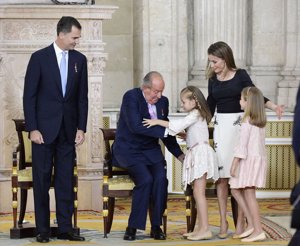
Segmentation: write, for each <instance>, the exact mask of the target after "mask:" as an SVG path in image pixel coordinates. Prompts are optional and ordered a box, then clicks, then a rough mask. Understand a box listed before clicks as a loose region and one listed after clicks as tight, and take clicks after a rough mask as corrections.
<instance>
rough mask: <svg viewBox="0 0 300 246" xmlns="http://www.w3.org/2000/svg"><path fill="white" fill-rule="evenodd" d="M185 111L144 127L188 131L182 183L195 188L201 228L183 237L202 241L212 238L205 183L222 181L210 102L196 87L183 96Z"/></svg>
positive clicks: (149, 122) (172, 131) (185, 91)
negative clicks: (181, 115)
mask: <svg viewBox="0 0 300 246" xmlns="http://www.w3.org/2000/svg"><path fill="white" fill-rule="evenodd" d="M180 98H181V102H182V107H183V109H184V110H185V111H186V112H188V114H187V116H186V117H184V118H183V119H176V120H171V121H163V120H159V119H152V120H151V119H144V121H143V123H144V126H147V127H151V126H155V125H160V126H163V127H165V128H166V133H167V134H170V135H173V136H175V135H176V134H178V133H180V132H182V131H184V130H186V144H187V149H188V150H187V152H186V155H185V160H184V162H183V174H182V182H183V187H184V189H186V186H187V185H188V184H191V185H193V194H194V198H195V201H196V207H197V220H198V226H197V227H195V229H194V231H193V232H191V233H186V234H185V235H184V236H186V237H187V239H189V240H203V239H210V238H212V233H211V231H210V229H209V225H208V209H207V201H206V197H205V189H206V180H207V179H213V180H214V181H216V180H217V179H218V178H219V174H218V163H217V159H216V158H217V157H216V154H215V152H214V150H213V148H212V147H211V146H210V145H209V132H208V126H207V122H210V120H211V117H212V116H211V113H210V110H209V108H208V105H207V102H206V100H205V98H204V96H203V94H202V92H201V91H200V90H199V88H197V87H195V86H188V87H186V88H184V89H183V90H182V91H181V93H180Z"/></svg>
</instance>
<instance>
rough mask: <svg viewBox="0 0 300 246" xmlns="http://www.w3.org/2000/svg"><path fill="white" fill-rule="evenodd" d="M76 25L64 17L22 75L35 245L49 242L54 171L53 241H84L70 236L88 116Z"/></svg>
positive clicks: (84, 65) (83, 61)
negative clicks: (78, 151) (75, 178)
mask: <svg viewBox="0 0 300 246" xmlns="http://www.w3.org/2000/svg"><path fill="white" fill-rule="evenodd" d="M80 37H81V25H80V23H79V22H78V21H77V20H76V19H75V18H73V17H70V16H64V17H62V18H61V19H60V20H59V22H58V24H57V38H56V40H55V42H54V43H53V44H51V45H50V46H48V47H46V48H44V49H41V50H38V51H36V52H35V53H33V54H32V56H31V58H30V61H29V64H28V67H27V71H26V75H25V85H24V95H23V107H24V115H25V125H26V130H27V131H28V132H29V137H30V140H31V141H32V175H33V192H34V208H35V222H36V229H37V237H36V239H37V241H38V242H42V243H47V242H49V236H50V209H49V189H50V183H51V176H52V169H53V167H54V188H55V200H56V218H57V223H58V236H57V238H58V239H65V240H72V241H83V240H84V238H83V237H80V236H78V235H75V234H74V233H73V229H72V228H73V227H72V215H73V211H74V205H73V203H74V192H73V170H74V160H75V154H76V153H75V146H77V145H80V144H82V143H83V142H84V139H85V135H84V134H85V131H86V124H87V114H88V82H87V79H88V75H87V59H86V57H85V56H84V55H83V54H81V53H79V52H78V51H75V50H74V48H75V46H76V44H78V42H79V38H80Z"/></svg>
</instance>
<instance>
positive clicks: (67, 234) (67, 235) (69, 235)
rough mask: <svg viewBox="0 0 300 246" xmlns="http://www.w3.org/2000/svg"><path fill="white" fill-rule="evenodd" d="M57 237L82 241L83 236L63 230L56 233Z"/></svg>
mask: <svg viewBox="0 0 300 246" xmlns="http://www.w3.org/2000/svg"><path fill="white" fill-rule="evenodd" d="M57 239H63V240H69V241H84V240H85V238H84V237H81V236H78V235H76V234H74V233H73V232H65V233H60V234H58V235H57Z"/></svg>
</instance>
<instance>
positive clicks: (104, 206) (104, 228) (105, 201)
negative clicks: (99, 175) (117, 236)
mask: <svg viewBox="0 0 300 246" xmlns="http://www.w3.org/2000/svg"><path fill="white" fill-rule="evenodd" d="M107 203H108V197H107V196H103V209H102V216H103V231H104V238H107V220H108V218H107V216H108V205H107Z"/></svg>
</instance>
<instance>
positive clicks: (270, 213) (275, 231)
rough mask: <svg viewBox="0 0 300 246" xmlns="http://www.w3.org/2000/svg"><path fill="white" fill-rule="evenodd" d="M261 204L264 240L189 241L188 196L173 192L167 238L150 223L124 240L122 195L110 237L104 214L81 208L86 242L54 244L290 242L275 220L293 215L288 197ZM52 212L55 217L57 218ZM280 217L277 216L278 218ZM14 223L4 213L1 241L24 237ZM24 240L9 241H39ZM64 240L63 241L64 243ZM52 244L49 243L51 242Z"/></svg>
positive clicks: (215, 223)
mask: <svg viewBox="0 0 300 246" xmlns="http://www.w3.org/2000/svg"><path fill="white" fill-rule="evenodd" d="M208 205H209V206H208V207H209V224H210V228H211V230H212V232H213V234H214V235H216V234H217V233H218V230H219V214H218V206H217V201H216V199H209V201H208ZM228 205H229V203H228ZM259 206H260V209H261V215H262V218H261V222H262V225H263V229H264V231H265V232H266V234H267V236H268V238H267V240H265V241H264V242H256V243H251V244H249V243H248V244H247V243H241V242H240V240H237V239H235V240H234V239H232V238H231V237H229V238H227V239H223V240H221V239H218V238H217V237H216V236H214V238H213V239H211V240H206V241H197V242H192V241H187V240H185V239H183V238H182V234H183V233H185V232H186V222H185V200H184V199H183V197H182V196H178V195H177V196H170V197H169V202H168V222H167V223H168V226H167V228H168V231H167V233H168V236H167V240H166V241H156V240H153V239H151V238H150V237H149V228H150V225H149V224H147V229H146V230H145V231H138V233H137V239H138V240H136V241H134V242H126V241H124V240H122V238H123V234H124V230H125V228H126V226H127V220H128V213H129V210H130V200H128V199H119V200H117V201H116V211H115V216H114V223H113V226H112V232H111V233H110V234H109V235H108V239H103V224H102V214H101V212H97V211H80V212H79V215H78V225H79V227H80V228H81V235H83V236H85V237H86V241H85V242H84V243H72V242H65V241H59V240H56V239H52V240H51V244H55V245H65V244H80V245H91V244H93V245H103V246H105V245H111V243H113V244H118V245H119V246H121V245H149V246H150V245H152V244H153V245H166V246H169V245H207V246H209V245H215V246H221V245H223V246H225V245H226V246H227V245H232V246H233V245H235V246H236V245H287V243H288V241H289V239H290V237H291V234H290V233H289V232H288V231H287V229H285V228H284V227H282V226H281V225H279V224H278V223H276V222H274V220H273V219H272V218H274V219H275V218H276V219H278V218H286V217H288V216H289V215H290V212H291V208H290V205H289V203H288V199H262V200H259ZM54 216H55V215H54V214H52V219H54ZM25 219H26V220H27V221H28V222H30V223H33V222H34V215H33V213H32V212H30V213H27V214H26V217H25ZM275 221H276V220H275ZM228 222H229V233H230V234H232V233H233V232H234V225H233V220H232V217H231V214H230V213H229V216H228ZM11 226H12V218H11V214H0V242H1V245H6V243H5V244H2V242H18V241H20V240H9V229H10V228H11ZM22 241H23V242H24V244H20V243H18V244H15V243H13V244H11V243H10V244H9V245H30V244H35V239H34V238H29V239H22ZM62 242H63V244H61V243H62ZM47 245H49V244H47Z"/></svg>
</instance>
